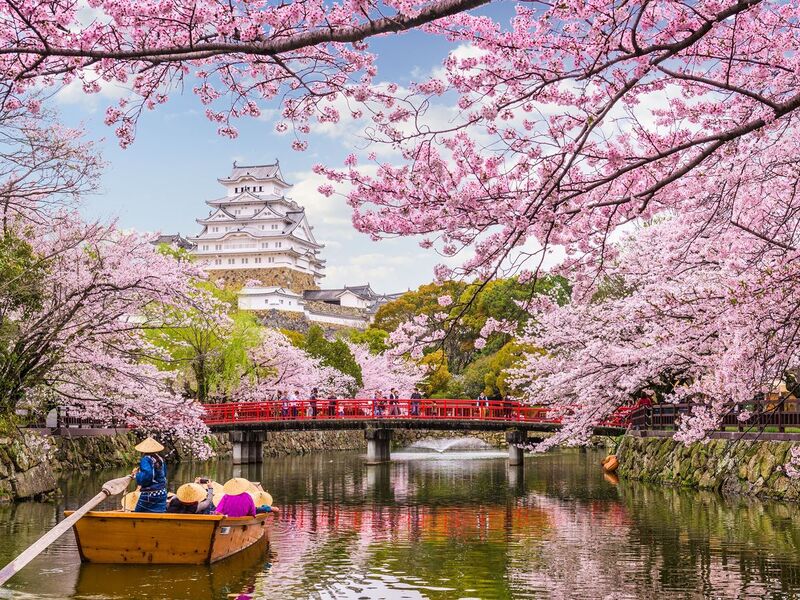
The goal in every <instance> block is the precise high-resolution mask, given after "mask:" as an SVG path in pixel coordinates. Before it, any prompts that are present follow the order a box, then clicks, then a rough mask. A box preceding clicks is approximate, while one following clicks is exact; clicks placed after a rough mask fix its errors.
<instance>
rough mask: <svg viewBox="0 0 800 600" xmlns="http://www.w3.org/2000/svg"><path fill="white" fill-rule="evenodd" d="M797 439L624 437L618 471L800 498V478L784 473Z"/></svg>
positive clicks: (711, 487) (726, 491)
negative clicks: (703, 440) (699, 441)
mask: <svg viewBox="0 0 800 600" xmlns="http://www.w3.org/2000/svg"><path fill="white" fill-rule="evenodd" d="M793 445H795V443H793V442H774V441H760V440H755V441H754V440H722V439H717V440H710V441H708V442H707V443H705V444H692V445H690V446H685V445H684V444H681V443H680V442H676V441H675V440H673V439H672V438H646V437H645V438H638V437H633V436H625V437H624V438H623V440H622V443H621V444H620V447H619V449H618V450H617V458H618V459H619V461H620V466H619V471H618V473H619V475H620V476H621V477H626V478H629V479H638V480H641V481H652V482H656V483H661V484H668V485H676V486H683V487H691V488H698V489H705V490H718V491H721V492H722V493H724V494H737V495H748V496H759V497H763V498H779V499H785V500H800V480H794V479H790V478H788V477H787V476H786V474H785V473H784V471H783V468H782V467H783V465H784V463H785V462H786V460H787V455H788V452H789V449H790V448H791V447H792V446H793Z"/></svg>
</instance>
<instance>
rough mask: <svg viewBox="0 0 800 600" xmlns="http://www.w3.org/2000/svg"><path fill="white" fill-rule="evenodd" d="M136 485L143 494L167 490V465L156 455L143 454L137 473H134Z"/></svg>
mask: <svg viewBox="0 0 800 600" xmlns="http://www.w3.org/2000/svg"><path fill="white" fill-rule="evenodd" d="M136 484H137V485H139V486H141V488H142V491H143V492H155V491H158V490H165V489H167V463H166V462H165V461H164V459H163V458H161V457H160V456H158V455H157V454H156V455H150V454H145V455H144V456H142V459H141V460H140V461H139V472H138V473H136Z"/></svg>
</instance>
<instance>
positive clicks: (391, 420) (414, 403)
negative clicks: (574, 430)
mask: <svg viewBox="0 0 800 600" xmlns="http://www.w3.org/2000/svg"><path fill="white" fill-rule="evenodd" d="M204 408H205V415H204V417H203V418H204V420H205V422H206V424H207V425H208V426H209V427H210V428H211V429H212V430H215V431H230V430H261V431H286V430H295V431H296V430H321V429H367V428H378V429H431V430H437V429H440V430H453V431H502V430H506V429H512V428H513V429H520V430H523V431H554V430H556V429H558V428H559V427H560V426H561V419H560V418H556V417H553V416H550V415H549V414H548V409H547V408H543V407H540V406H530V405H523V404H520V403H518V402H510V401H502V400H488V401H484V402H482V403H481V404H478V402H477V401H476V400H428V399H422V400H411V399H403V400H356V399H346V400H341V399H337V400H329V399H322V400H316V401H312V400H298V401H294V402H290V401H270V402H228V403H224V404H207V405H205V406H204ZM626 426H627V422H626V414H623V413H619V414H616V415H614V416H613V417H612V418H611V419H609V420H608V421H606V422H604V423H602V424H601V426H600V427H598V428H597V429H596V431H597V433H600V434H608V435H618V434H619V433H621V432H623V431H624V430H625V428H626Z"/></svg>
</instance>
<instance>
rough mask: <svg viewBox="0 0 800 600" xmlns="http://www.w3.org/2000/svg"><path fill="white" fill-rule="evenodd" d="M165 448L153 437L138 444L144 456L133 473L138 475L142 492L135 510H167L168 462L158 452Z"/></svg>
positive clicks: (153, 511)
mask: <svg viewBox="0 0 800 600" xmlns="http://www.w3.org/2000/svg"><path fill="white" fill-rule="evenodd" d="M163 450H164V446H162V445H161V444H159V443H158V442H157V441H155V440H154V439H153V438H151V437H148V438H147V439H146V440H144V441H143V442H141V443H140V444H139V445H137V446H136V451H137V452H141V453H142V458H141V460H140V461H139V466H138V467H136V468H135V469H134V470H133V471H132V472H131V475H133V476H134V477H136V484H137V485H138V486H139V491H140V492H141V494H140V495H139V501H138V502H137V503H136V508H135V509H134V512H150V513H163V512H167V463H166V462H165V461H164V459H163V458H162V457H161V456H160V455H159V454H158V453H159V452H162V451H163Z"/></svg>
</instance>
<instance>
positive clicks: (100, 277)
mask: <svg viewBox="0 0 800 600" xmlns="http://www.w3.org/2000/svg"><path fill="white" fill-rule="evenodd" d="M15 223H16V227H9V228H6V229H5V230H4V232H3V240H4V242H5V245H6V247H8V246H9V245H10V244H9V240H14V244H13V248H15V253H14V254H12V255H11V256H9V255H8V254H6V256H4V257H3V258H4V259H5V260H4V261H3V263H4V264H9V263H12V262H13V260H14V259H15V258H16V259H17V260H18V261H19V260H24V261H25V262H24V264H22V265H21V266H20V268H19V271H18V272H15V271H13V270H8V269H6V270H5V274H6V275H9V276H10V277H9V278H6V280H5V281H2V282H0V283H2V284H3V285H2V286H0V324H2V327H1V328H0V329H1V330H2V351H0V398H2V400H0V408H1V409H2V411H3V412H4V413H5V414H10V413H13V412H14V411H15V410H17V409H19V408H29V409H34V410H35V409H38V408H40V406H39V405H37V403H38V402H41V401H44V405H43V407H42V408H44V409H47V408H48V407H52V406H54V405H59V406H61V407H63V408H65V409H66V410H68V412H69V413H70V414H72V415H77V416H85V417H91V418H94V419H97V420H100V421H103V422H107V423H110V424H111V423H114V424H118V425H120V426H133V427H135V428H137V429H141V430H143V431H149V432H154V431H158V432H160V434H161V435H168V436H172V437H173V438H174V439H175V441H183V442H186V443H188V444H190V445H194V448H195V449H196V450H199V451H200V452H201V454H202V451H203V450H204V448H203V446H204V445H203V443H202V438H203V435H204V434H205V433H207V429H206V428H205V425H203V423H202V421H201V420H200V414H201V408H200V407H199V405H197V404H196V403H194V402H193V401H190V400H186V399H184V398H182V397H181V396H180V395H179V394H177V393H176V392H175V391H174V390H173V388H172V385H171V376H170V374H169V373H166V372H162V371H159V370H158V369H157V368H156V367H155V366H154V365H153V364H152V363H151V362H150V359H154V358H157V357H162V355H161V354H159V351H158V350H157V349H156V348H155V347H153V346H152V345H151V344H149V343H148V342H147V341H146V339H145V336H144V331H145V330H146V329H149V328H152V327H159V326H163V325H164V324H165V322H164V321H163V315H164V314H168V313H167V312H166V311H165V310H164V309H165V307H177V306H180V307H184V308H185V307H188V306H189V305H190V304H191V303H193V302H195V301H196V295H195V294H194V288H193V287H192V286H191V281H192V280H193V278H197V277H199V276H201V275H202V273H201V272H200V271H198V269H197V268H196V267H194V266H193V265H192V264H191V263H188V262H179V261H176V260H174V259H173V258H172V257H171V256H167V255H164V254H161V253H158V252H156V250H155V248H154V247H153V246H152V244H150V243H149V240H148V239H147V238H145V237H143V236H138V235H135V234H130V233H123V232H121V231H119V230H118V229H117V228H116V227H115V226H114V225H101V224H98V223H86V222H84V221H83V220H82V219H80V217H78V216H77V215H75V214H69V213H61V214H59V215H57V218H56V220H53V221H49V222H46V223H44V224H42V225H41V226H38V225H36V224H35V223H31V222H29V221H27V222H21V223H20V222H15ZM53 225H57V228H55V229H54V228H53ZM19 248H24V249H25V250H26V252H24V253H23V252H21V251H20V250H19ZM20 293H22V294H23V296H22V297H20ZM150 309H152V310H150ZM153 315H157V316H156V317H153ZM152 319H155V320H152Z"/></svg>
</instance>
